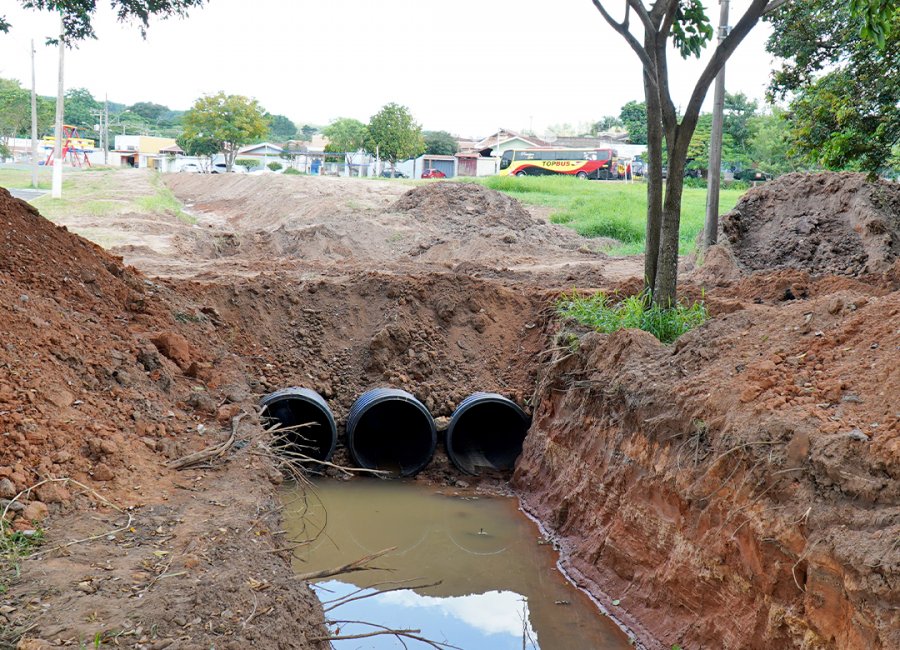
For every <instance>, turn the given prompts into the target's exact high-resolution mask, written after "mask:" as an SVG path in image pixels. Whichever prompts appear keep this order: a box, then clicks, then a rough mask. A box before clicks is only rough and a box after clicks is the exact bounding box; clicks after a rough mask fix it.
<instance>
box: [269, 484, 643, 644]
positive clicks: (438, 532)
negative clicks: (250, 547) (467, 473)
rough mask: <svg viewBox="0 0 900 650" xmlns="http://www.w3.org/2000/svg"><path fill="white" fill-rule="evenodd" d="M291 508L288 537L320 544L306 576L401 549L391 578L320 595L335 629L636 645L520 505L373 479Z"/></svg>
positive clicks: (460, 640)
mask: <svg viewBox="0 0 900 650" xmlns="http://www.w3.org/2000/svg"><path fill="white" fill-rule="evenodd" d="M282 497H283V499H284V502H285V503H286V505H287V508H286V513H285V514H286V523H285V528H286V530H287V531H288V535H289V536H291V538H292V539H296V540H308V539H313V541H312V542H310V543H308V544H306V545H304V546H303V547H301V548H300V550H298V551H297V553H296V557H297V559H296V560H295V563H294V568H295V570H296V571H297V572H298V573H309V572H313V571H319V570H325V569H331V568H334V567H338V566H341V565H344V564H347V563H349V562H352V561H354V560H357V559H359V558H361V557H364V556H366V555H369V554H373V553H377V552H378V551H381V550H383V549H386V548H390V547H396V550H395V551H393V552H392V553H390V554H389V555H387V556H384V557H382V558H379V559H378V560H376V561H375V562H374V564H375V565H377V566H378V567H383V568H384V569H387V570H384V571H361V572H357V573H349V574H343V575H339V576H335V577H334V578H328V579H325V580H324V581H323V582H320V583H318V584H317V585H315V587H314V588H315V590H316V593H317V594H318V595H319V598H320V600H321V601H322V602H323V604H324V606H325V608H326V617H327V618H328V619H329V620H333V621H337V620H340V621H365V622H367V623H371V624H374V625H381V626H385V627H388V628H393V629H414V630H421V632H420V633H419V634H420V635H421V636H423V637H427V638H428V639H431V640H433V641H438V642H442V643H447V644H451V645H452V646H456V647H458V648H464V649H465V650H506V649H509V650H514V649H515V650H521V649H522V648H528V649H533V650H582V649H583V650H606V649H619V648H629V647H630V645H629V642H628V637H627V636H626V635H625V634H624V633H623V632H622V631H621V630H620V629H619V628H618V627H616V625H615V624H614V623H613V622H612V621H611V620H609V618H607V617H605V616H604V615H603V614H602V613H601V612H600V610H599V609H598V608H597V607H596V606H595V605H594V603H593V602H592V601H591V600H590V599H589V598H588V596H587V595H585V594H584V593H583V592H581V591H579V590H578V589H576V588H575V587H573V586H572V585H571V584H570V583H569V582H568V581H567V580H566V579H565V578H564V577H563V575H562V574H561V573H560V572H559V570H558V569H557V568H556V562H557V560H558V556H557V553H556V551H555V550H554V549H553V548H552V546H551V545H550V544H547V543H544V540H543V539H542V537H541V533H540V531H539V529H538V528H537V526H536V525H535V524H534V522H532V521H531V520H529V519H528V518H527V517H526V516H525V515H524V514H522V512H520V511H519V509H518V503H517V501H516V499H514V498H511V497H495V496H490V497H488V496H481V495H475V494H472V493H470V492H466V491H460V490H455V489H453V488H436V487H434V486H423V485H420V484H417V483H415V482H401V481H379V480H366V479H360V480H354V481H333V480H323V481H317V482H316V483H315V484H314V486H313V488H312V490H310V489H309V488H307V490H306V492H305V493H304V492H303V491H302V490H300V489H298V488H296V487H288V488H286V489H285V490H284V491H283V493H282ZM438 581H439V582H440V584H439V585H436V586H429V587H422V588H409V587H414V586H417V585H427V584H430V583H435V582H438ZM359 596H365V597H363V598H357V597H359ZM348 599H353V600H348ZM345 600H346V601H347V602H346V603H343V601H345ZM341 603H343V604H341ZM330 607H334V608H333V609H330V610H329V609H328V608H330ZM336 628H339V632H340V635H341V636H349V635H359V634H366V633H371V632H375V631H378V630H380V629H381V628H377V627H374V626H370V625H360V624H355V623H339V624H337V625H336V626H333V627H332V631H333V632H334V631H335V629H336ZM405 643H406V644H407V645H408V647H409V648H420V647H421V648H425V647H428V646H427V645H425V644H423V643H421V642H418V641H414V640H409V639H405ZM334 647H335V648H337V650H351V649H353V650H356V649H357V648H373V649H374V648H377V649H381V648H391V649H394V648H402V647H403V646H402V645H401V644H400V642H399V641H398V640H397V639H396V638H394V637H391V636H374V637H367V638H357V639H353V640H347V641H337V642H334Z"/></svg>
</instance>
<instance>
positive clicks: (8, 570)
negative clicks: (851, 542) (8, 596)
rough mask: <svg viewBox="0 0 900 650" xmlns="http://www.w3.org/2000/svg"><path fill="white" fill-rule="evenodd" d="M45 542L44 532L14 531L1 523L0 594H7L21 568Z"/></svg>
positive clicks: (37, 529) (35, 530)
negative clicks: (22, 563) (23, 562)
mask: <svg viewBox="0 0 900 650" xmlns="http://www.w3.org/2000/svg"><path fill="white" fill-rule="evenodd" d="M43 541H44V531H43V530H41V529H40V528H37V527H36V528H35V529H34V530H30V531H18V530H13V529H12V528H11V527H10V526H9V525H8V524H7V523H6V522H5V521H0V594H2V593H5V592H6V590H7V589H8V587H9V582H10V581H11V580H12V579H14V578H17V577H18V576H19V566H20V564H21V562H22V560H24V559H25V558H27V557H28V556H29V555H31V554H32V553H33V552H34V551H35V549H36V548H37V547H38V546H40V545H41V543H42V542H43Z"/></svg>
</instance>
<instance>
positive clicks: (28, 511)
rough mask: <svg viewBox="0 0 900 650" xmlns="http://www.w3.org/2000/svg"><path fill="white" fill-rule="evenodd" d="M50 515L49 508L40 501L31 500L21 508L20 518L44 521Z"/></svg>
mask: <svg viewBox="0 0 900 650" xmlns="http://www.w3.org/2000/svg"><path fill="white" fill-rule="evenodd" d="M49 516H50V509H49V508H48V507H47V504H45V503H44V502H42V501H32V502H31V503H29V504H28V505H27V506H25V509H24V510H22V518H23V519H25V520H26V521H44V519H46V518H47V517H49Z"/></svg>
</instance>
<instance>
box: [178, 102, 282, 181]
mask: <svg viewBox="0 0 900 650" xmlns="http://www.w3.org/2000/svg"><path fill="white" fill-rule="evenodd" d="M268 132H269V121H268V120H267V119H266V117H265V111H263V109H262V107H261V106H260V105H259V103H258V102H257V101H256V100H255V99H249V98H247V97H244V96H243V95H226V94H225V93H223V92H220V93H217V94H215V95H205V96H203V97H201V98H200V99H198V100H197V101H196V102H194V105H193V106H192V107H191V109H190V110H189V111H188V112H187V113H185V114H184V135H183V141H184V142H185V143H192V142H194V143H205V144H207V145H208V143H209V142H217V143H219V146H220V147H221V149H222V150H223V151H224V153H225V163H226V165H227V166H228V169H229V171H230V170H231V165H232V163H233V162H234V157H235V155H236V154H237V150H238V147H240V146H241V145H244V144H248V143H251V142H255V141H258V140H260V139H262V138H264V137H266V135H267V134H268ZM182 148H184V147H183V146H182Z"/></svg>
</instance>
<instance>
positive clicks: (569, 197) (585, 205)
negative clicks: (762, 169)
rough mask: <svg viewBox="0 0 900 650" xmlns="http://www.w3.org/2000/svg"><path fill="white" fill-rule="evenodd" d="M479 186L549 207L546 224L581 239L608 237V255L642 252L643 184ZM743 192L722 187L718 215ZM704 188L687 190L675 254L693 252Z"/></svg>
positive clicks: (506, 181)
mask: <svg viewBox="0 0 900 650" xmlns="http://www.w3.org/2000/svg"><path fill="white" fill-rule="evenodd" d="M478 182H480V183H481V184H483V185H485V186H487V187H489V188H491V189H494V190H499V191H501V192H505V193H506V194H509V195H510V196H513V197H515V198H516V199H518V200H519V201H521V202H522V203H526V204H531V205H543V206H548V207H550V208H552V209H553V212H552V213H551V216H550V220H551V221H552V222H553V223H559V224H563V225H565V226H568V227H569V228H573V229H574V230H576V231H577V232H578V233H579V234H581V235H584V236H585V237H611V238H613V239H616V240H618V241H620V242H621V244H620V245H618V246H616V247H614V248H612V249H610V250H609V253H610V254H611V255H636V254H640V253H643V252H644V234H645V227H646V221H647V186H646V185H645V184H644V183H643V182H635V183H620V182H600V181H583V180H579V179H577V178H569V177H566V176H535V177H525V178H518V177H515V176H488V177H485V178H481V179H478ZM745 191H746V190H732V189H727V190H726V189H723V190H722V191H721V193H720V198H719V212H720V214H724V213H725V212H727V211H729V210H731V208H733V207H734V205H735V204H736V203H737V201H738V199H739V198H740V197H741V195H742V194H743V193H744V192H745ZM705 214H706V190H705V189H699V188H693V187H686V188H684V194H683V197H682V203H681V237H680V245H679V252H681V254H687V253H690V252H691V251H693V249H694V246H695V240H696V238H697V233H698V232H700V230H702V229H703V221H704V219H705Z"/></svg>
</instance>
